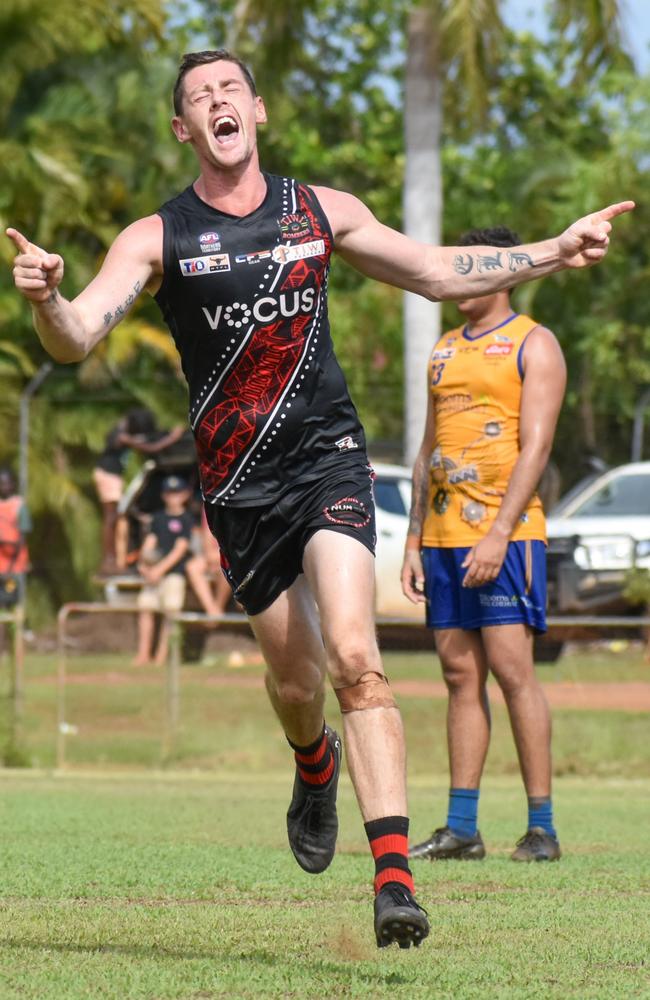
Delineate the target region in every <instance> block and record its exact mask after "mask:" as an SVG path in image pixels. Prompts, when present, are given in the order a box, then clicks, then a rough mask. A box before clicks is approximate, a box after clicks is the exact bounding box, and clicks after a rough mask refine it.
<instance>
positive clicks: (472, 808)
mask: <svg viewBox="0 0 650 1000" xmlns="http://www.w3.org/2000/svg"><path fill="white" fill-rule="evenodd" d="M478 797H479V790H478V788H450V789H449V807H448V809H447V826H448V827H449V829H450V830H452V831H453V832H454V833H456V834H458V836H460V837H474V836H475V835H476V817H477V816H478Z"/></svg>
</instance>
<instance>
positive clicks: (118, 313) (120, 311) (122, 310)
mask: <svg viewBox="0 0 650 1000" xmlns="http://www.w3.org/2000/svg"><path fill="white" fill-rule="evenodd" d="M141 291H142V282H140V281H136V283H135V285H134V286H133V291H132V292H129V294H128V295H127V297H126V299H125V301H124V305H117V306H115V312H114V313H112V312H110V311H107V312H105V313H104V326H108V325H109V324H110V323H111V321H112V320H113V319H116V320H120V319H122V317H123V316H126V314H127V312H128V311H129V309H130V308H131V306H132V305H133V303H134V302H135V300H136V297H137V296H138V295H139V294H140V292H141Z"/></svg>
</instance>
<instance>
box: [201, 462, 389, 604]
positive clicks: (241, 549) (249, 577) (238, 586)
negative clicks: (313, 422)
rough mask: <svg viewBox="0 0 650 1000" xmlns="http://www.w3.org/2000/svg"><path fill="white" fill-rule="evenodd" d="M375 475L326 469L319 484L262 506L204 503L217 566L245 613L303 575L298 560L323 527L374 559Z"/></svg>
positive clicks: (361, 468) (365, 469)
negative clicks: (218, 557)
mask: <svg viewBox="0 0 650 1000" xmlns="http://www.w3.org/2000/svg"><path fill="white" fill-rule="evenodd" d="M373 478H374V473H373V471H372V468H371V467H370V466H369V465H366V464H362V463H361V462H360V463H359V465H358V466H353V467H351V468H350V467H348V468H345V469H341V470H328V472H327V473H326V475H325V476H324V477H323V479H320V480H315V481H312V482H308V483H302V484H299V485H297V486H295V487H291V488H290V489H289V490H287V491H286V492H285V493H284V494H283V495H282V496H281V497H280V498H279V499H278V500H275V501H273V502H272V503H270V504H267V505H264V506H261V507H218V506H215V505H213V504H206V508H205V509H206V516H207V519H208V524H209V525H210V530H211V531H212V534H213V535H214V536H215V538H216V539H217V541H218V542H219V546H220V548H221V564H222V567H223V570H224V573H225V574H226V577H227V578H228V581H229V583H230V586H231V587H232V589H233V591H234V596H235V599H236V600H237V601H239V603H240V604H241V605H242V606H243V608H244V610H245V611H246V614H248V615H257V614H259V613H260V612H261V611H264V610H265V609H266V608H268V607H269V606H270V605H271V604H273V602H274V601H275V599H276V598H277V597H278V596H279V595H280V594H281V593H282V592H283V591H284V590H287V589H288V588H289V587H290V586H291V584H292V583H293V582H294V581H295V580H296V578H297V577H298V576H299V574H300V573H302V556H303V552H304V550H305V546H306V544H307V542H308V541H309V539H310V538H311V536H312V535H313V534H314V533H315V532H316V531H320V530H321V529H322V528H326V529H327V530H329V531H339V532H341V533H342V534H344V535H350V537H351V538H356V539H358V541H360V542H361V544H362V545H365V546H366V548H367V549H369V550H370V552H372V554H373V555H374V552H375V545H376V541H377V538H376V528H375V502H374V497H373V491H372V482H373Z"/></svg>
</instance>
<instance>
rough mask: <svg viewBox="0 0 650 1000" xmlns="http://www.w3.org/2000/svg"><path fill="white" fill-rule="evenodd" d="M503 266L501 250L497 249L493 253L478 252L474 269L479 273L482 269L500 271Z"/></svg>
mask: <svg viewBox="0 0 650 1000" xmlns="http://www.w3.org/2000/svg"><path fill="white" fill-rule="evenodd" d="M502 268H503V264H502V263H501V251H500V250H497V252H496V253H495V254H488V253H483V254H482V253H480V254H479V255H478V263H477V265H476V270H477V271H478V272H479V273H481V272H482V271H500V270H502Z"/></svg>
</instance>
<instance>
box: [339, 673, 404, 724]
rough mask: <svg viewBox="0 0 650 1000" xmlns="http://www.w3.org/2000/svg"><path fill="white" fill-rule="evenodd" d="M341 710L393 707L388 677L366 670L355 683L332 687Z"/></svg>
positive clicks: (359, 710) (357, 710)
mask: <svg viewBox="0 0 650 1000" xmlns="http://www.w3.org/2000/svg"><path fill="white" fill-rule="evenodd" d="M334 694H335V695H336V697H337V698H338V700H339V705H340V707H341V712H343V714H345V713H346V712H362V711H364V709H367V708H395V699H394V698H393V694H392V691H391V689H390V687H389V685H388V678H387V677H384V675H383V674H378V673H377V672H376V671H374V670H368V671H366V673H365V674H361V677H360V678H359V680H358V681H357V682H356V684H350V685H348V686H346V687H340V688H334Z"/></svg>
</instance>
